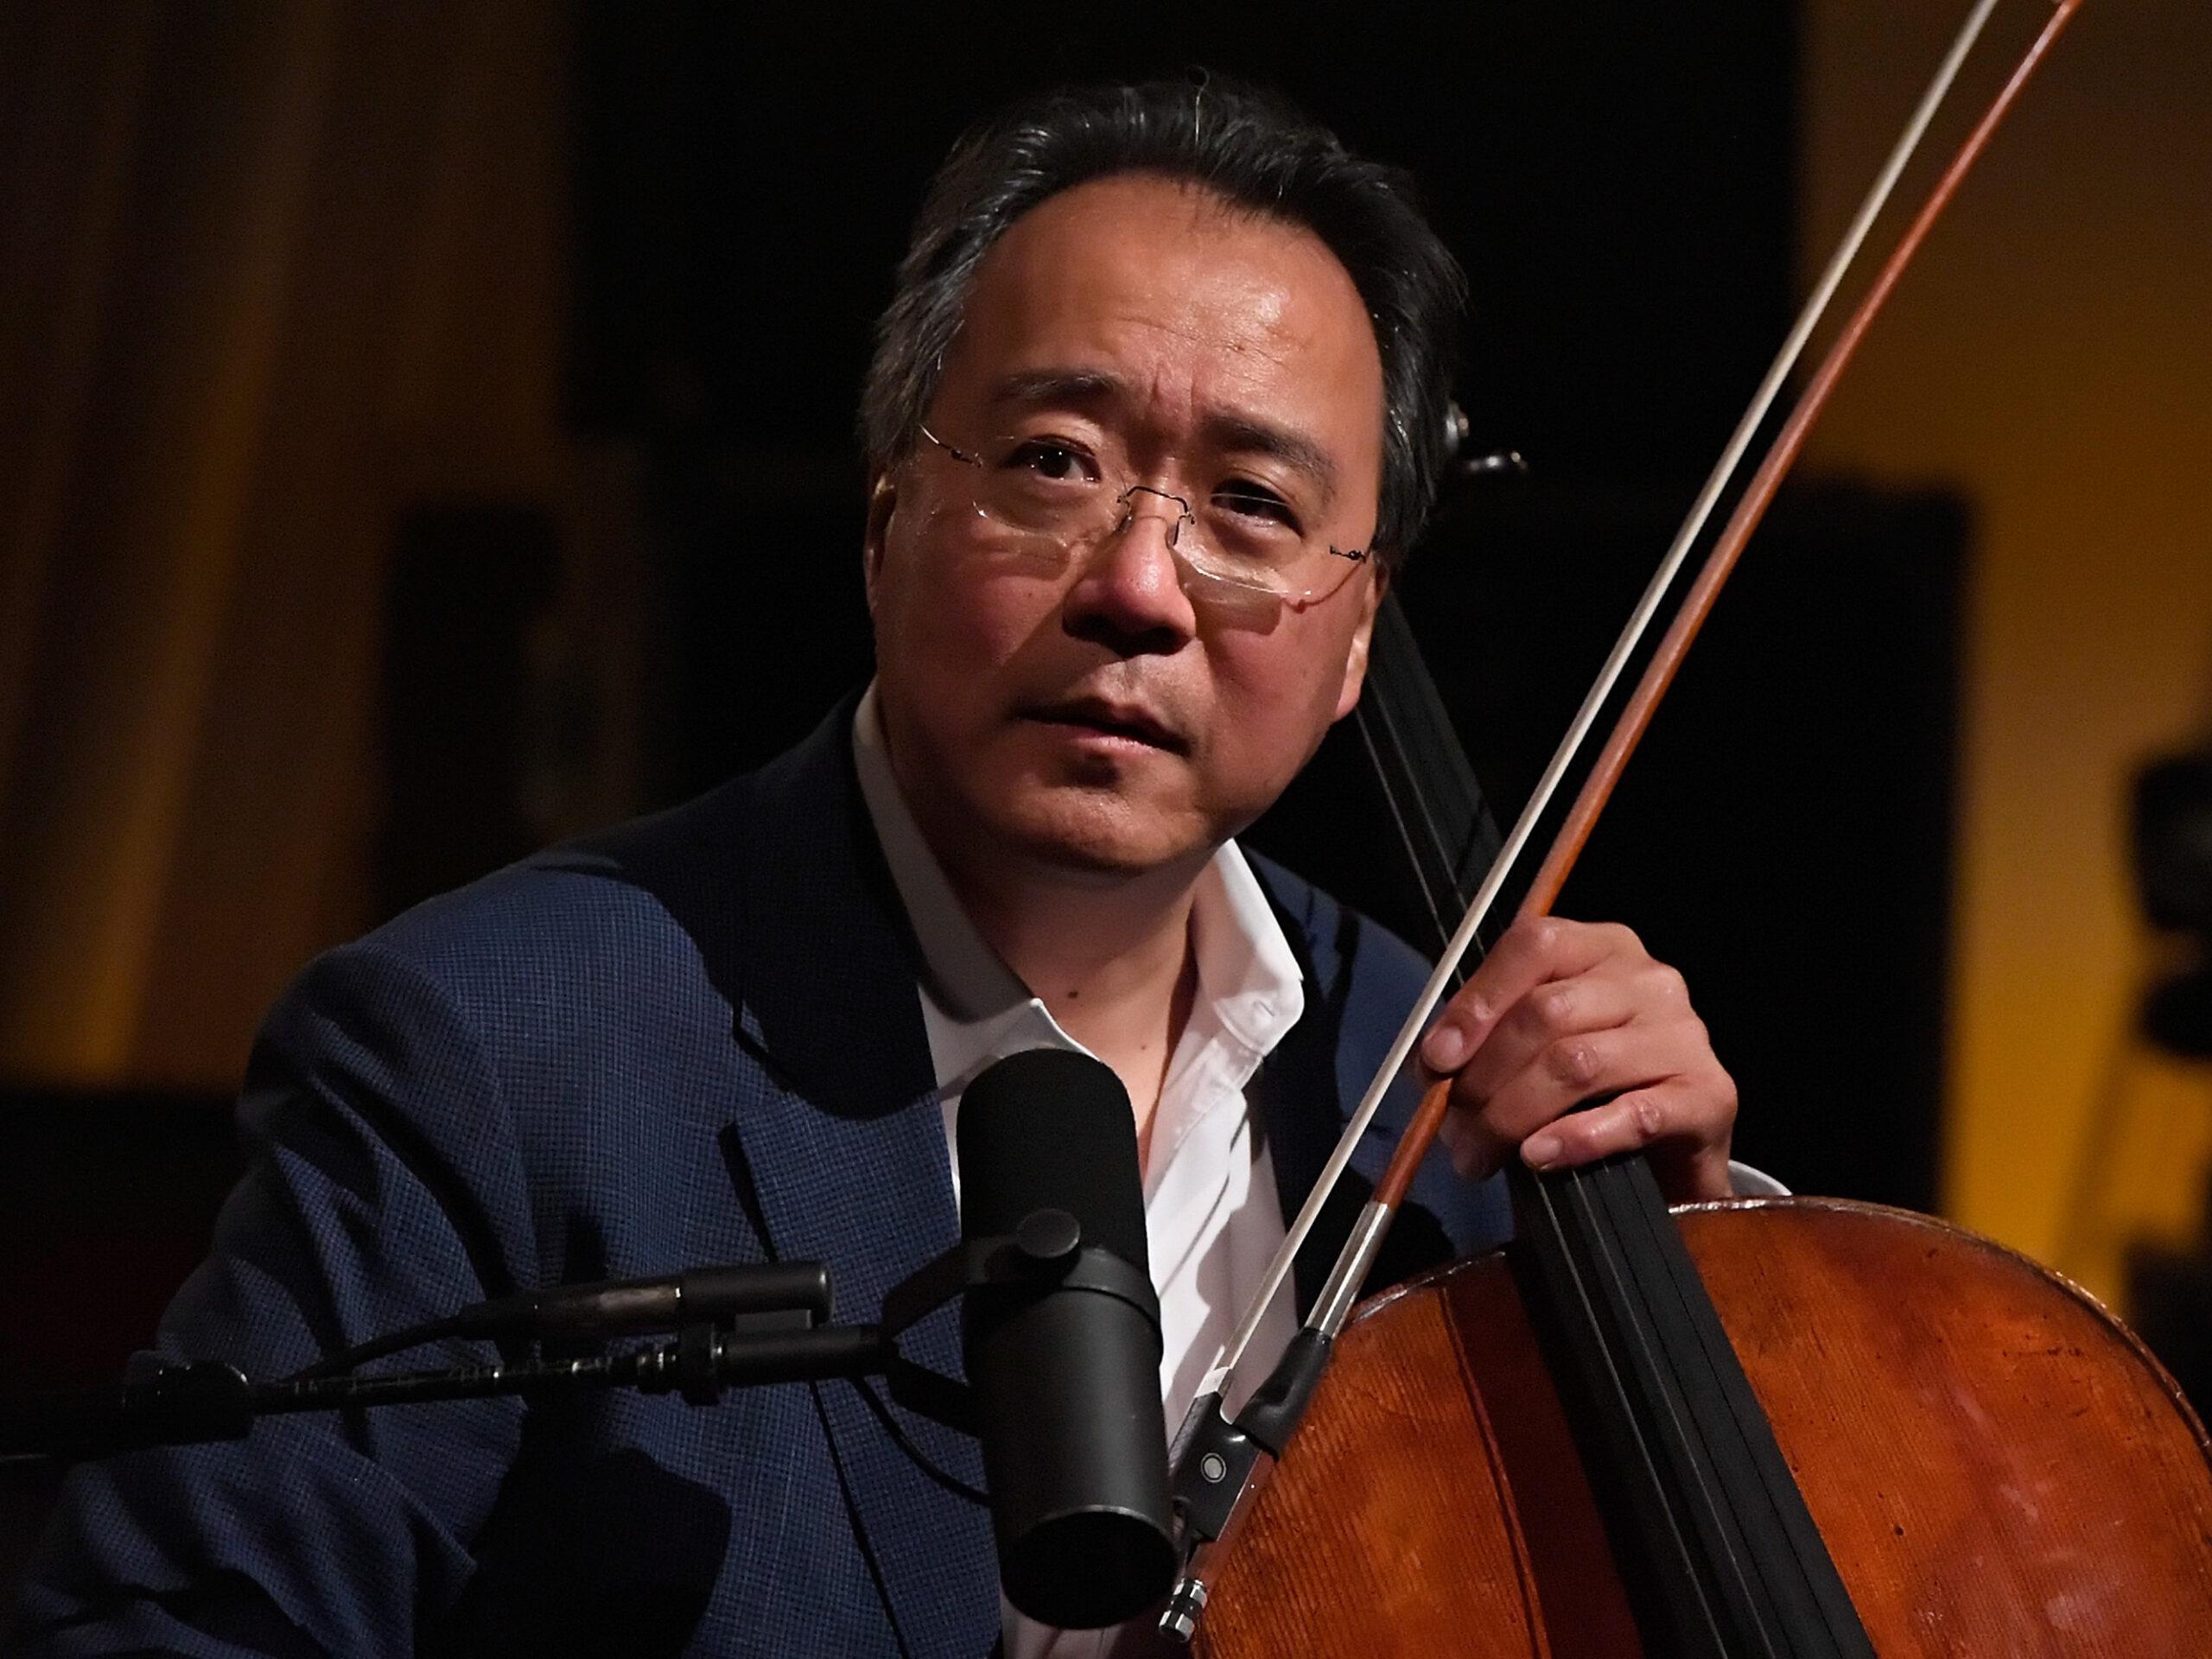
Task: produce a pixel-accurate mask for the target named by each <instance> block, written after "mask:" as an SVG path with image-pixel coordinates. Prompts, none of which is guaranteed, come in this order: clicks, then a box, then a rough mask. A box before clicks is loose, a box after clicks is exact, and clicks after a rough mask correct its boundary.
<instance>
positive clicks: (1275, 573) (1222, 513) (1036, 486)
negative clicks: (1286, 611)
mask: <svg viewBox="0 0 2212 1659" xmlns="http://www.w3.org/2000/svg"><path fill="white" fill-rule="evenodd" d="M919 430H920V432H921V435H923V436H924V437H925V438H926V439H928V440H929V442H931V444H932V445H933V446H935V448H937V449H938V451H939V452H940V453H942V454H944V455H946V456H947V457H949V458H950V460H952V461H955V462H957V463H958V464H960V465H961V466H963V467H967V468H970V469H972V476H971V477H970V478H969V485H970V488H971V491H972V496H973V500H974V505H975V512H976V518H978V519H980V520H982V522H983V524H986V525H988V527H990V528H991V529H992V530H993V531H995V532H996V533H997V534H999V535H1001V536H1002V537H1007V539H1008V541H1009V542H1010V543H1019V544H1020V550H1022V551H1024V552H1026V553H1028V554H1030V555H1032V556H1046V557H1050V558H1051V559H1052V560H1053V562H1054V567H1055V568H1056V569H1065V565H1066V562H1067V561H1068V560H1069V559H1071V558H1072V557H1074V556H1076V555H1077V554H1078V553H1084V552H1088V551H1089V550H1091V549H1093V548H1096V547H1097V546H1098V545H1100V544H1101V543H1103V542H1105V541H1106V540H1108V539H1109V537H1115V536H1118V535H1120V534H1121V533H1122V531H1124V530H1127V529H1128V527H1129V525H1130V524H1132V523H1133V522H1135V519H1136V518H1138V517H1139V516H1140V515H1141V514H1146V513H1150V514H1153V515H1154V516H1156V517H1158V518H1160V520H1161V523H1162V524H1163V526H1164V528H1165V530H1166V537H1167V545H1168V548H1169V550H1171V551H1172V552H1173V554H1174V556H1175V562H1176V564H1177V565H1178V567H1179V569H1180V571H1181V573H1182V580H1183V588H1184V591H1185V593H1186V594H1189V595H1190V596H1191V598H1192V600H1193V601H1200V600H1204V599H1213V600H1217V601H1224V602H1232V603H1233V602H1237V601H1242V602H1243V603H1245V604H1251V603H1253V602H1255V601H1272V602H1274V604H1277V605H1287V606H1288V607H1291V608H1293V609H1303V608H1304V607H1306V606H1308V605H1312V604H1315V603H1318V602H1319V601H1322V600H1325V599H1327V598H1329V597H1330V596H1332V594H1335V593H1336V592H1337V590H1338V588H1342V587H1343V586H1344V582H1346V581H1347V580H1349V579H1350V577H1351V572H1352V570H1353V569H1356V568H1357V567H1358V566H1359V565H1362V564H1364V563H1367V562H1368V560H1369V559H1370V553H1369V552H1368V551H1367V550H1365V549H1360V548H1355V549H1352V550H1350V551H1347V550H1344V549H1343V548H1339V547H1336V546H1333V545H1332V544H1331V543H1329V542H1328V541H1326V540H1325V539H1324V538H1322V537H1317V536H1313V535H1312V534H1309V533H1308V532H1307V531H1305V530H1304V529H1302V528H1301V527H1300V524H1299V523H1298V521H1297V518H1296V515H1295V513H1294V511H1293V509H1292V507H1291V505H1290V504H1289V503H1287V502H1286V501H1285V500H1283V499H1282V498H1281V496H1279V495H1277V494H1275V493H1274V492H1273V491H1271V490H1269V489H1268V488H1267V487H1265V486H1262V485H1260V484H1257V483H1244V484H1237V483H1230V484H1225V485H1224V486H1222V487H1220V488H1219V489H1217V490H1216V491H1214V493H1212V494H1211V496H1209V497H1207V498H1206V499H1205V500H1203V501H1201V502H1200V503H1199V504H1198V505H1197V506H1195V507H1193V506H1192V504H1191V503H1190V501H1189V500H1187V499H1185V498H1184V497H1182V496H1179V495H1173V494H1171V493H1168V492H1167V491H1166V490H1162V489H1157V488H1155V487H1154V486H1152V485H1149V484H1145V483H1141V482H1139V481H1137V480H1135V479H1133V478H1130V477H1128V476H1126V475H1124V474H1119V473H1116V471H1114V470H1113V469H1111V468H1110V467H1107V466H1106V465H1104V464H1103V463H1102V462H1101V461H1099V460H1098V459H1097V458H1096V457H1095V456H1092V455H1090V454H1085V453H1084V452H1083V451H1082V450H1081V449H1079V448H1077V447H1076V446H1075V445H1073V444H1071V443H1067V442H1062V441H1059V440H1056V439H1051V438H1035V437H1028V438H1024V437H1007V438H999V439H995V440H994V441H992V442H989V443H988V444H986V445H984V446H983V447H982V448H981V449H980V450H969V449H962V448H956V447H955V446H954V445H952V444H950V443H947V442H945V441H944V439H943V438H940V437H939V436H938V435H937V434H936V433H934V432H932V431H931V430H930V429H929V428H927V427H926V426H925V427H922V428H920V429H919Z"/></svg>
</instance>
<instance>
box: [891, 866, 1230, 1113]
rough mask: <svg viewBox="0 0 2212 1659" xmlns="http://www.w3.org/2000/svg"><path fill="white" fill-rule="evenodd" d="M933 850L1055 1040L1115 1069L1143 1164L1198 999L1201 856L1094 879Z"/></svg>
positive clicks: (971, 915) (978, 927)
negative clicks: (1194, 917)
mask: <svg viewBox="0 0 2212 1659" xmlns="http://www.w3.org/2000/svg"><path fill="white" fill-rule="evenodd" d="M932 850H934V851H935V852H936V853H937V855H938V862H939V863H940V865H941V866H942V867H943V868H944V873H945V876H946V879H947V880H949V881H950V883H951V886H952V889H953V892H954V893H956V894H957V895H958V897H959V899H960V902H961V905H962V906H963V908H964V909H965V910H966V911H967V912H968V914H969V918H971V919H972V920H973V921H974V922H975V924H976V931H977V932H979V933H981V934H982V936H983V938H984V940H985V941H986V942H987V943H988V944H989V945H990V946H991V948H992V949H993V950H995V951H997V952H998V954H999V957H1000V959H1001V961H1003V962H1004V963H1006V965H1007V967H1008V968H1010V969H1013V970H1014V975H1015V976H1016V977H1018V978H1019V979H1020V981H1021V982H1022V983H1023V984H1024V985H1026V986H1027V987H1028V988H1029V989H1030V991H1031V993H1032V994H1033V995H1035V996H1036V997H1037V998H1038V1000H1039V1001H1041V1002H1043V1003H1044V1005H1045V1006H1046V1008H1047V1009H1048V1010H1050V1011H1051V1013H1052V1018H1053V1019H1054V1020H1057V1021H1058V1023H1059V1026H1060V1028H1061V1029H1062V1030H1063V1031H1065V1032H1066V1033H1067V1034H1068V1035H1069V1036H1071V1037H1072V1038H1074V1039H1075V1040H1076V1041H1077V1042H1078V1043H1081V1044H1082V1045H1083V1046H1084V1047H1085V1048H1087V1049H1089V1050H1090V1052H1092V1053H1094V1054H1096V1056H1097V1057H1098V1058H1100V1059H1102V1060H1103V1061H1104V1062H1105V1063H1106V1064H1107V1065H1110V1066H1112V1067H1113V1068H1114V1071H1115V1073H1116V1075H1117V1076H1118V1077H1120V1078H1121V1079H1122V1086H1123V1087H1125V1088H1126V1089H1128V1091H1129V1103H1130V1106H1131V1108H1132V1109H1133V1110H1134V1112H1135V1117H1136V1130H1137V1146H1138V1151H1139V1154H1140V1156H1143V1155H1144V1154H1147V1153H1148V1152H1149V1150H1150V1147H1151V1135H1152V1122H1153V1116H1154V1111H1155V1109H1156V1108H1157V1107H1158V1105H1159V1103H1160V1090H1161V1089H1162V1088H1163V1087H1164V1085H1165V1084H1166V1079H1167V1067H1168V1063H1169V1061H1170V1060H1171V1059H1172V1058H1173V1055H1174V1052H1175V1047H1176V1045H1177V1044H1178V1043H1179V1042H1180V1041H1181V1040H1182V1036H1183V1028H1184V1027H1185V1024H1186V1023H1187V1022H1188V1020H1189V1019H1190V1013H1191V1007H1192V1001H1193V1000H1194V999H1195V997H1196V995H1197V989H1198V965H1197V958H1196V957H1195V956H1194V955H1193V954H1192V949H1191V907H1192V897H1193V894H1194V892H1195V890H1196V887H1197V884H1198V876H1199V874H1201V873H1202V872H1203V871H1204V870H1205V865H1206V858H1205V856H1194V857H1193V858H1192V859H1191V860H1189V861H1183V862H1179V863H1178V864H1177V865H1175V866H1173V867H1170V868H1165V869H1160V870H1150V871H1145V872H1143V873H1141V874H1135V875H1118V874H1116V875H1102V874H1096V873H1094V872H1089V871H1066V870H1059V869H1055V868H1050V867H1043V868H1040V867H1038V866H1036V865H1033V864H1027V863H1023V862H1020V861H1008V860H1001V859H995V858H989V859H986V858H963V857H962V856H960V855H959V852H958V851H957V850H952V849H946V848H944V847H941V846H938V847H933V849H932Z"/></svg>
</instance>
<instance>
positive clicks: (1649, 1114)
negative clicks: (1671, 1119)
mask: <svg viewBox="0 0 2212 1659" xmlns="http://www.w3.org/2000/svg"><path fill="white" fill-rule="evenodd" d="M1628 1109H1629V1117H1630V1121H1631V1122H1633V1123H1634V1124H1635V1125H1636V1132H1637V1135H1640V1136H1642V1137H1643V1139H1644V1140H1646V1141H1656V1140H1657V1139H1658V1138H1659V1137H1660V1136H1661V1135H1664V1134H1665V1133H1666V1132H1667V1114H1666V1113H1665V1112H1664V1111H1662V1109H1660V1105H1659V1103H1658V1101H1657V1100H1656V1099H1654V1098H1653V1097H1652V1096H1650V1095H1649V1094H1648V1093H1637V1094H1634V1095H1630V1096H1629V1099H1628Z"/></svg>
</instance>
